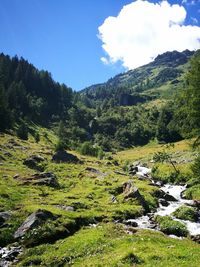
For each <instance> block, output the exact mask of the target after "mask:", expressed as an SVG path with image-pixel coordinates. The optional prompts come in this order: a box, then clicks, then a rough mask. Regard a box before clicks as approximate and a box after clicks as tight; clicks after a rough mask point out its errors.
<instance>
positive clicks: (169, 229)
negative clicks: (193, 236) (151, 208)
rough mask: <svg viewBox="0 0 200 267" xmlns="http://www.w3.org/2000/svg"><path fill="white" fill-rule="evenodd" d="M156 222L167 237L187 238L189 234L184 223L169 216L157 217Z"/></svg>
mask: <svg viewBox="0 0 200 267" xmlns="http://www.w3.org/2000/svg"><path fill="white" fill-rule="evenodd" d="M155 221H156V222H157V223H158V224H159V227H160V230H161V231H162V232H163V233H165V234H167V235H176V236H187V235H188V234H189V232H188V230H187V228H186V226H185V225H184V224H183V223H181V222H178V221H175V220H173V219H172V218H171V217H169V216H156V217H155Z"/></svg>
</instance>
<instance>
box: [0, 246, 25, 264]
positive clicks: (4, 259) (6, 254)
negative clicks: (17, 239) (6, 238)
mask: <svg viewBox="0 0 200 267" xmlns="http://www.w3.org/2000/svg"><path fill="white" fill-rule="evenodd" d="M20 253H22V247H20V246H16V245H15V244H13V245H12V246H9V247H4V248H0V267H7V266H10V265H11V264H12V263H14V261H15V259H16V257H17V256H18V255H19V254H20ZM13 266H14V265H13Z"/></svg>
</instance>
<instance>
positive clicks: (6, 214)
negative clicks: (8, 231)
mask: <svg viewBox="0 0 200 267" xmlns="http://www.w3.org/2000/svg"><path fill="white" fill-rule="evenodd" d="M10 217H11V212H10V211H3V212H0V227H2V226H4V223H5V222H6V221H7V220H9V219H10Z"/></svg>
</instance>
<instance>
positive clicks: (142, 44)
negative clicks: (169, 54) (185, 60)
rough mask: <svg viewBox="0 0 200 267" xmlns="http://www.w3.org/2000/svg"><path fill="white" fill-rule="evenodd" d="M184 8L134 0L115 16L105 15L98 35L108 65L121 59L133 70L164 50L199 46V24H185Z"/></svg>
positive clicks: (104, 60)
mask: <svg viewBox="0 0 200 267" xmlns="http://www.w3.org/2000/svg"><path fill="white" fill-rule="evenodd" d="M186 15H187V14H186V10H185V8H184V7H183V6H179V5H170V4H169V3H168V2H167V1H162V2H161V3H157V4H153V3H150V2H148V1H142V0H137V1H135V2H133V3H131V4H129V5H126V6H124V7H123V8H122V10H121V11H120V13H119V14H118V16H117V17H108V18H107V19H106V20H105V21H104V23H103V24H102V25H101V26H100V27H99V38H100V39H101V40H102V42H103V44H102V47H103V49H104V50H105V52H106V54H107V58H106V57H103V58H101V60H102V61H103V62H104V63H106V64H108V62H109V63H115V62H117V61H119V60H121V61H122V64H123V66H124V67H126V68H128V69H133V68H136V67H138V66H141V65H144V64H147V63H149V62H150V61H151V60H152V58H154V57H156V56H157V55H158V54H161V53H164V52H166V51H173V50H178V51H183V50H185V49H190V50H194V49H197V48H199V47H200V27H197V26H192V25H188V26H184V25H183V23H184V20H185V18H186Z"/></svg>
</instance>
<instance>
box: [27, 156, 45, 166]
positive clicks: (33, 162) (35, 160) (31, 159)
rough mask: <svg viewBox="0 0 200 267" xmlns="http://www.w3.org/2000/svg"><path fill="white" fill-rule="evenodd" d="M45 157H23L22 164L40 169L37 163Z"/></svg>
mask: <svg viewBox="0 0 200 267" xmlns="http://www.w3.org/2000/svg"><path fill="white" fill-rule="evenodd" d="M44 160H45V159H44V158H43V157H41V156H40V155H32V156H30V157H29V158H27V159H25V160H24V162H23V164H24V165H26V166H27V167H29V168H31V169H40V166H38V164H39V163H41V162H43V161H44Z"/></svg>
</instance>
